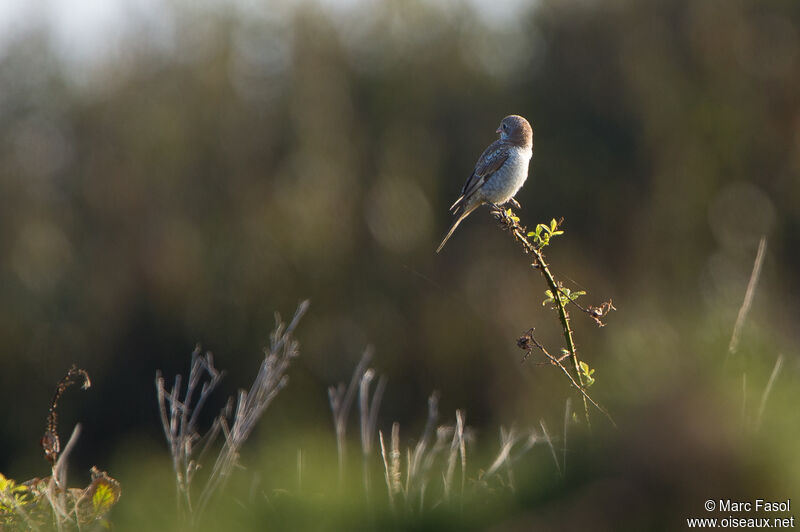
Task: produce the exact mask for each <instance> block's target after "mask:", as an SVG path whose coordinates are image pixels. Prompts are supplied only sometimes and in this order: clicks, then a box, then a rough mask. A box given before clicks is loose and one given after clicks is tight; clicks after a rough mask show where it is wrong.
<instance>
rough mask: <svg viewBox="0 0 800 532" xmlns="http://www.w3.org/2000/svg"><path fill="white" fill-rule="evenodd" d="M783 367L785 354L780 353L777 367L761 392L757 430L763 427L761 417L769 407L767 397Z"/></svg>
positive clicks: (773, 369)
mask: <svg viewBox="0 0 800 532" xmlns="http://www.w3.org/2000/svg"><path fill="white" fill-rule="evenodd" d="M782 367H783V355H778V359H777V360H776V361H775V367H773V368H772V374H771V375H770V376H769V381H767V387H766V388H764V393H762V394H761V403H760V404H759V406H758V416H757V417H756V427H755V428H756V430H758V429H759V428H761V418H762V417H763V416H764V410H765V409H766V407H767V399H768V398H769V394H770V393H772V385H773V384H775V380H776V379H777V378H778V373H780V372H781V368H782Z"/></svg>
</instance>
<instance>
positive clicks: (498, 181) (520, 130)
mask: <svg viewBox="0 0 800 532" xmlns="http://www.w3.org/2000/svg"><path fill="white" fill-rule="evenodd" d="M495 133H499V134H500V138H499V139H497V140H496V141H494V142H492V143H491V144H489V147H488V148H486V149H485V150H484V152H483V153H482V154H481V156H480V158H479V159H478V162H477V163H475V169H474V170H473V171H472V175H470V176H469V177H468V178H467V181H466V183H464V187H463V188H462V189H461V196H459V198H458V199H457V200H456V201H455V203H453V205H452V206H451V207H450V211H451V212H452V213H453V216H456V221H455V222H453V225H451V226H450V230H449V231H447V234H446V235H445V237H444V239H443V240H442V243H441V244H439V247H438V248H437V249H436V253H439V252H440V251H441V250H442V248H443V247H444V245H445V243H446V242H447V240H448V239H449V238H450V237H451V236H452V235H453V231H455V230H456V227H458V224H460V223H461V222H462V221H463V220H464V218H466V217H467V216H469V215H470V213H471V212H472V211H474V210H475V209H477V208H478V207H480V206H481V205H483V204H485V203H490V204H492V205H495V206H497V205H502V204H504V203H508V202H509V201H511V200H512V199H513V198H514V196H515V195H516V193H517V192H519V189H520V188H522V185H523V184H524V183H525V180H526V179H527V178H528V164H529V163H530V160H531V157H533V129H532V128H531V125H530V123H528V121H527V120H526V119H525V118H523V117H521V116H519V115H509V116H507V117H505V118H503V120H502V121H501V122H500V127H498V128H497V131H495Z"/></svg>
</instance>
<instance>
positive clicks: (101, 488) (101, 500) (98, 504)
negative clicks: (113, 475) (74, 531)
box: [92, 480, 117, 514]
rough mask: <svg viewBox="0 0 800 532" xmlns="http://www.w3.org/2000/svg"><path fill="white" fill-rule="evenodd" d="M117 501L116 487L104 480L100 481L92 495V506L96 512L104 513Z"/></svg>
mask: <svg viewBox="0 0 800 532" xmlns="http://www.w3.org/2000/svg"><path fill="white" fill-rule="evenodd" d="M115 502H117V497H116V494H115V493H114V487H112V486H111V485H110V484H109V483H108V482H103V481H102V480H101V481H100V482H98V483H97V486H96V487H95V490H94V494H93V495H92V508H94V511H95V513H98V514H104V513H106V512H108V511H109V510H110V509H111V507H112V506H114V503H115Z"/></svg>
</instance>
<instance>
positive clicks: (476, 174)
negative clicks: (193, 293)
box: [450, 139, 508, 211]
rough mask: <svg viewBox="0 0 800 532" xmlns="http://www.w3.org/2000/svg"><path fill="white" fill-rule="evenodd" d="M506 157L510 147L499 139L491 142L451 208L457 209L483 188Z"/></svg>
mask: <svg viewBox="0 0 800 532" xmlns="http://www.w3.org/2000/svg"><path fill="white" fill-rule="evenodd" d="M506 159H508V148H507V147H506V146H505V143H504V142H502V141H501V140H499V139H498V140H496V141H494V142H493V143H491V144H490V145H489V147H488V148H486V150H484V152H483V153H482V154H481V156H480V158H479V159H478V162H477V163H476V164H475V170H473V171H472V175H470V176H469V178H468V179H467V182H466V183H464V187H463V188H462V189H461V196H460V197H459V198H458V199H457V200H456V201H455V203H453V205H452V206H451V207H450V210H451V211H452V210H453V209H457V208H458V207H459V205H461V204H462V203H463V202H464V200H465V199H466V198H469V197H470V196H472V195H473V194H474V193H475V191H476V190H478V189H479V188H481V185H483V184H484V183H485V182H486V180H487V179H488V178H489V176H491V175H492V174H493V173H495V172H496V171H497V169H498V168H500V167H501V166H503V163H504V162H506Z"/></svg>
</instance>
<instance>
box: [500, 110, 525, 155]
mask: <svg viewBox="0 0 800 532" xmlns="http://www.w3.org/2000/svg"><path fill="white" fill-rule="evenodd" d="M497 133H500V138H501V139H502V140H507V141H509V142H512V143H514V144H516V145H517V146H523V147H525V146H533V129H531V125H530V124H529V123H528V121H527V120H525V119H524V118H522V117H521V116H519V115H508V116H507V117H505V118H504V119H503V120H502V121H501V122H500V127H498V128H497Z"/></svg>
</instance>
